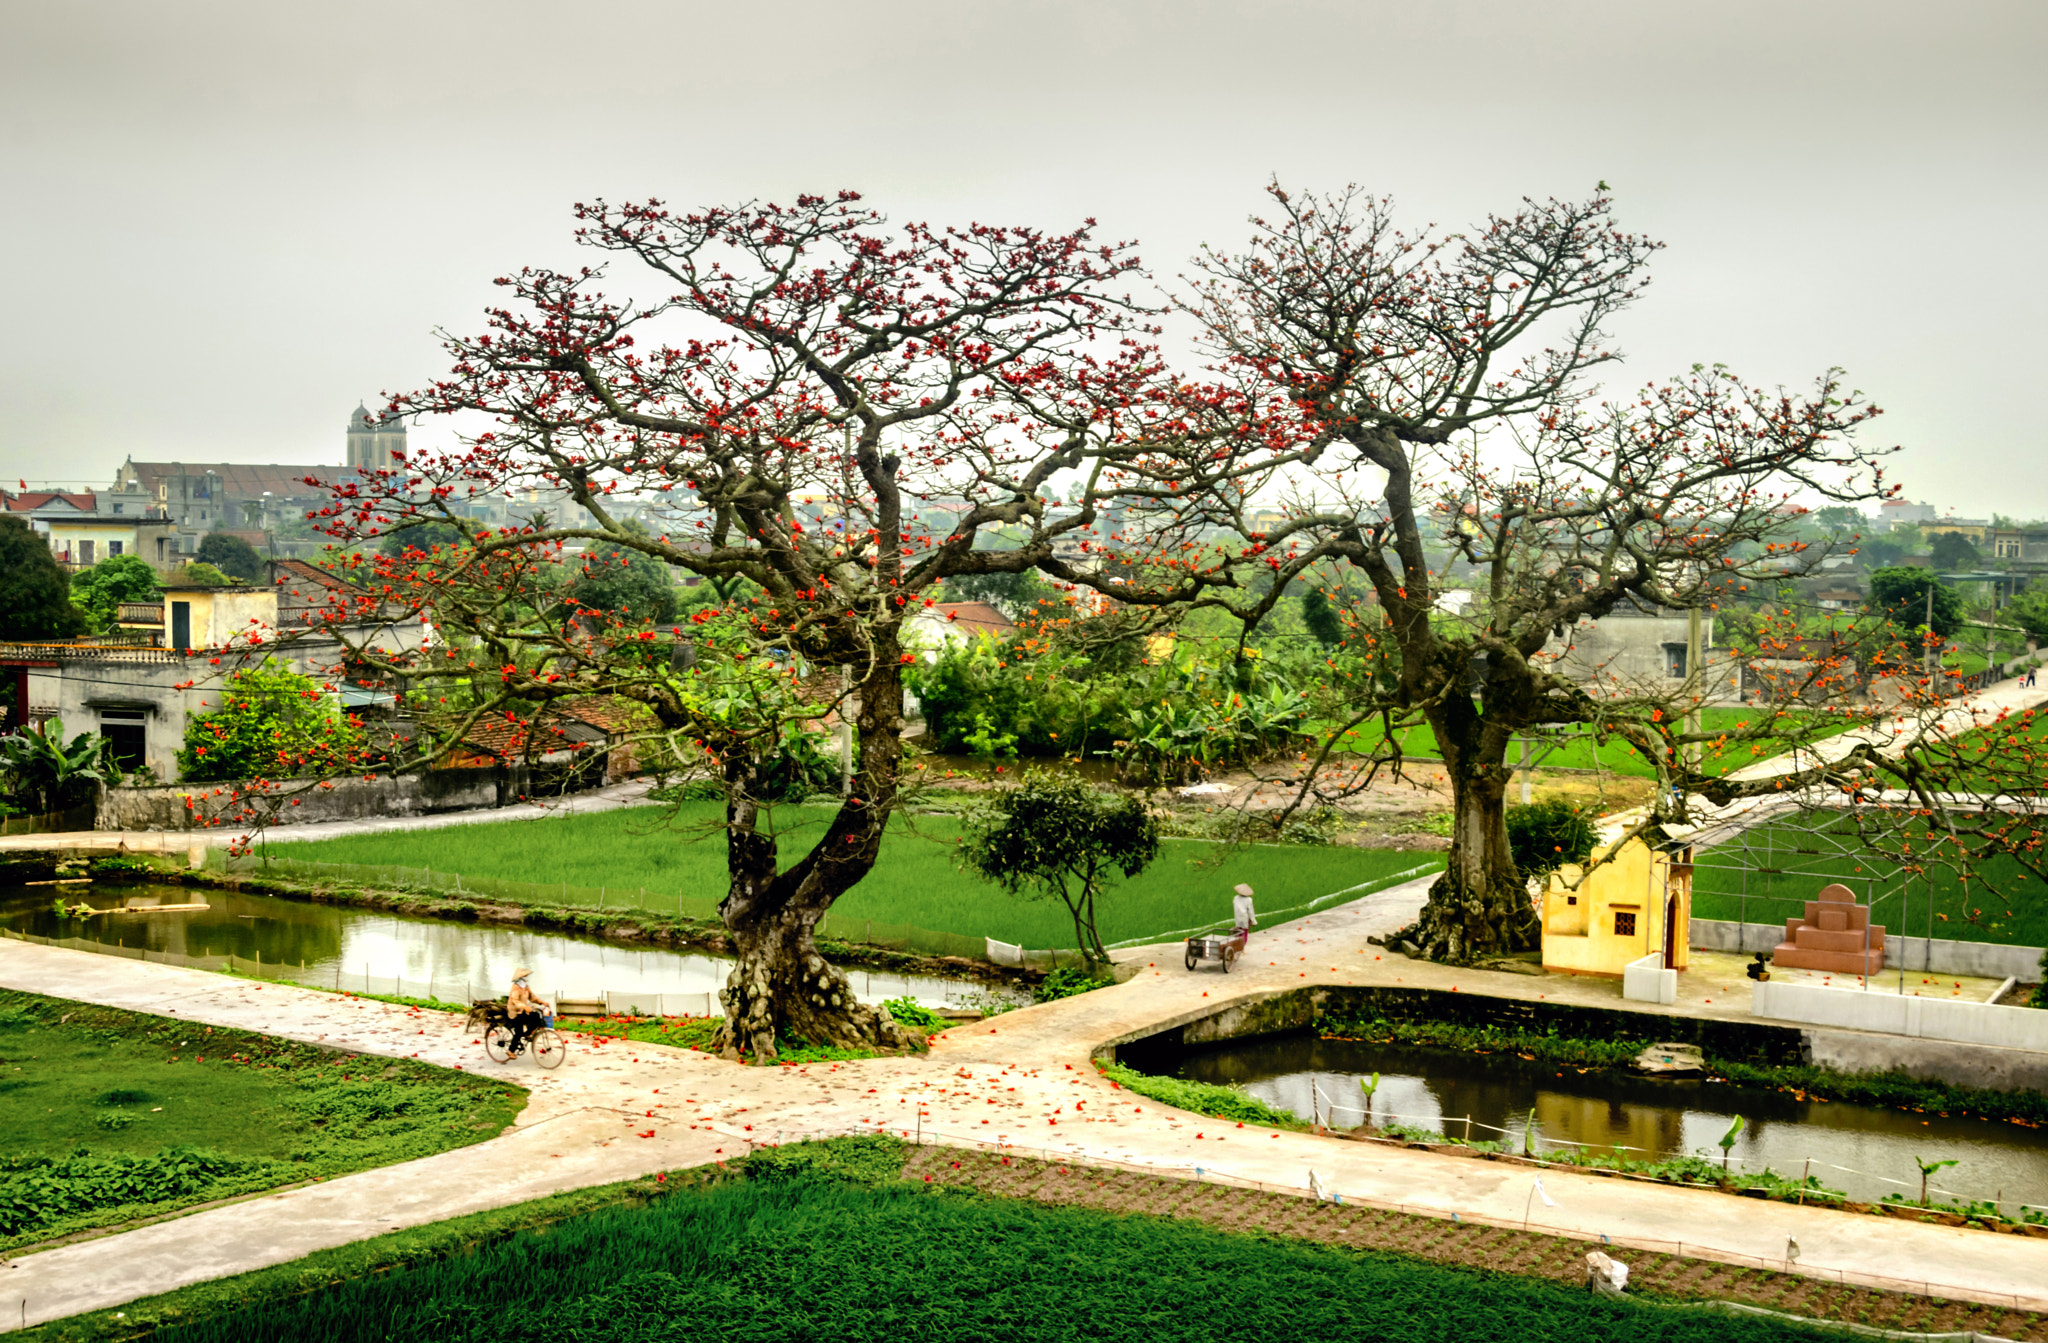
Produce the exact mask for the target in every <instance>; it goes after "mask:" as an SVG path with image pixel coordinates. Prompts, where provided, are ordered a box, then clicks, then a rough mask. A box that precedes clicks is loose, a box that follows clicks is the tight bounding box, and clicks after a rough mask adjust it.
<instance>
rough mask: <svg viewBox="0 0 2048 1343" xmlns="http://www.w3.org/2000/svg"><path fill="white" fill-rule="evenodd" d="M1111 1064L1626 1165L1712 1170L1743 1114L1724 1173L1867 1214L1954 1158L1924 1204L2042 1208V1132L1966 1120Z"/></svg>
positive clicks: (1451, 1079)
mask: <svg viewBox="0 0 2048 1343" xmlns="http://www.w3.org/2000/svg"><path fill="white" fill-rule="evenodd" d="M1117 1056H1118V1058H1119V1059H1120V1060H1121V1061H1123V1062H1125V1063H1128V1064H1129V1065H1130V1066H1131V1067H1133V1068H1136V1069H1138V1070H1139V1071H1140V1072H1149V1073H1156V1074H1160V1075H1164V1076H1170V1077H1183V1078H1187V1079H1188V1080H1190V1081H1197V1082H1217V1083H1226V1084H1233V1085H1238V1086H1242V1087H1243V1088H1244V1089H1245V1090H1246V1091H1247V1092H1249V1093H1251V1094H1252V1095H1254V1096H1256V1097H1258V1098H1259V1099H1260V1100H1262V1101H1264V1102H1266V1103H1267V1104H1268V1105H1272V1106H1275V1107H1277V1108H1280V1109H1284V1110H1288V1111H1291V1112H1293V1113H1294V1114H1297V1115H1300V1116H1301V1117H1302V1118H1304V1119H1308V1118H1310V1117H1311V1114H1312V1112H1313V1113H1314V1114H1318V1115H1320V1116H1321V1117H1322V1119H1323V1122H1324V1123H1332V1124H1334V1126H1336V1127H1342V1128H1349V1127H1353V1126H1356V1125H1357V1124H1359V1123H1361V1122H1363V1121H1364V1118H1365V1115H1364V1096H1363V1094H1362V1093H1361V1091H1360V1089H1359V1082H1360V1081H1361V1080H1369V1079H1370V1078H1371V1077H1372V1075H1373V1074H1374V1073H1378V1074H1379V1075H1380V1082H1379V1087H1378V1089H1377V1090H1376V1091H1375V1092H1374V1093H1373V1097H1372V1110H1373V1120H1374V1122H1375V1123H1377V1124H1381V1125H1385V1124H1388V1123H1396V1124H1403V1125H1408V1126H1411V1127H1414V1128H1422V1129H1434V1130H1436V1131H1438V1132H1441V1133H1444V1134H1446V1135H1447V1136H1449V1137H1452V1138H1464V1137H1466V1136H1468V1134H1469V1136H1470V1137H1472V1138H1473V1139H1475V1140H1479V1139H1489V1140H1498V1139H1501V1138H1503V1137H1505V1138H1506V1139H1507V1140H1508V1141H1509V1142H1510V1143H1512V1144H1513V1145H1514V1146H1515V1147H1516V1148H1517V1149H1519V1148H1520V1147H1521V1145H1522V1142H1523V1136H1524V1133H1525V1131H1527V1130H1528V1128H1529V1124H1530V1115H1531V1112H1532V1111H1533V1113H1534V1121H1535V1130H1534V1133H1533V1134H1530V1135H1529V1136H1530V1137H1531V1139H1532V1140H1533V1143H1534V1146H1535V1147H1536V1148H1537V1150H1538V1151H1546V1150H1555V1149H1561V1148H1564V1147H1566V1146H1567V1145H1576V1146H1579V1147H1582V1148H1591V1149H1593V1150H1595V1151H1596V1152H1602V1153H1611V1154H1614V1155H1617V1156H1622V1157H1626V1158H1628V1159H1630V1160H1635V1161H1650V1160H1662V1159H1666V1158H1669V1157H1675V1156H1690V1155H1703V1156H1708V1157H1711V1158H1712V1159H1713V1160H1714V1161H1716V1162H1718V1161H1719V1160H1720V1158H1721V1148H1720V1146H1719V1142H1720V1139H1721V1137H1722V1135H1723V1134H1725V1133H1726V1132H1727V1131H1728V1129H1729V1126H1730V1125H1731V1124H1733V1123H1734V1121H1735V1118H1736V1116H1737V1115H1740V1116H1742V1118H1743V1119H1744V1121H1745V1123H1746V1127H1745V1128H1744V1130H1743V1131H1742V1133H1741V1134H1740V1135H1738V1137H1737V1138H1736V1141H1735V1145H1734V1147H1733V1148H1732V1149H1731V1150H1730V1162H1729V1165H1730V1168H1731V1169H1732V1170H1741V1169H1750V1170H1758V1169H1762V1168H1766V1167H1768V1168H1769V1169H1770V1170H1772V1171H1775V1172H1776V1173H1777V1174H1779V1175H1782V1176H1786V1177H1788V1178H1791V1179H1795V1180H1796V1179H1798V1178H1799V1177H1800V1176H1801V1175H1802V1174H1804V1173H1805V1172H1806V1170H1807V1169H1808V1166H1807V1163H1808V1162H1809V1161H1810V1162H1811V1163H1812V1165H1811V1171H1812V1173H1813V1174H1814V1175H1815V1176H1817V1177H1818V1178H1819V1179H1820V1181H1821V1182H1822V1183H1823V1184H1826V1185H1828V1186H1830V1187H1831V1188H1835V1189H1840V1190H1842V1191H1844V1192H1845V1193H1847V1194H1848V1195H1849V1196H1850V1197H1852V1198H1856V1199H1861V1200H1866V1201H1869V1202H1876V1201H1877V1200H1879V1199H1881V1198H1883V1197H1884V1196H1885V1195H1886V1194H1892V1193H1898V1194H1905V1195H1906V1196H1907V1197H1909V1198H1915V1197H1917V1196H1918V1193H1919V1182H1920V1175H1919V1168H1918V1167H1917V1166H1916V1165H1915V1164H1914V1158H1915V1157H1916V1156H1917V1157H1920V1158H1922V1159H1924V1160H1927V1161H1940V1160H1950V1159H1953V1160H1955V1161H1956V1162H1957V1163H1958V1164H1956V1165H1954V1166H1951V1167H1949V1168H1948V1169H1946V1170H1943V1171H1940V1172H1939V1173H1937V1174H1936V1175H1935V1176H1934V1177H1933V1178H1932V1181H1931V1185H1932V1187H1933V1188H1938V1189H1941V1190H1946V1191H1949V1192H1948V1193H1946V1194H1942V1195H1934V1197H1936V1198H1945V1199H1947V1201H1951V1202H1961V1201H1964V1200H1977V1201H1991V1200H1995V1199H2002V1200H2003V1201H2004V1203H2005V1205H2006V1207H2007V1209H2008V1211H2010V1210H2011V1208H2012V1205H2013V1204H2015V1203H2019V1202H2024V1203H2027V1204H2031V1205H2034V1206H2044V1205H2048V1130H2042V1129H2032V1128H2026V1127H2023V1126H2020V1125H2017V1124H2009V1123H1998V1122H1993V1121H1987V1120H1980V1119H1970V1118H1948V1119H1944V1118H1941V1117H1940V1116H1938V1115H1932V1114H1927V1115H1922V1114H1913V1113H1910V1112H1907V1111H1902V1110H1885V1109H1878V1108H1876V1107H1872V1106H1864V1105H1850V1104H1846V1103H1844V1102H1839V1101H1836V1102H1825V1101H1803V1100H1800V1099H1799V1098H1798V1097H1796V1096H1793V1095H1790V1094H1787V1093H1783V1092H1776V1091H1764V1090H1760V1089H1755V1088H1750V1087H1737V1086H1732V1085H1729V1084H1727V1083H1720V1082H1708V1081H1704V1080H1691V1081H1679V1080H1663V1079H1657V1078H1651V1077H1645V1076H1642V1075H1639V1074H1636V1073H1632V1072H1624V1071H1601V1070H1590V1071H1585V1072H1581V1071H1580V1070H1578V1069H1576V1068H1572V1067H1565V1068H1562V1069H1560V1068H1558V1067H1557V1066H1555V1065H1547V1064H1543V1063H1538V1062H1535V1061H1533V1060H1527V1059H1523V1058H1521V1057H1519V1056H1517V1055H1514V1054H1466V1053H1459V1052H1455V1051H1451V1050H1437V1049H1417V1048H1411V1047H1406V1046H1399V1045H1378V1044H1371V1043H1368V1042H1364V1041H1356V1040H1326V1039H1321V1038H1319V1037H1316V1036H1313V1035H1304V1034H1294V1035H1279V1036H1263V1037H1259V1038H1256V1039H1249V1040H1242V1041H1236V1042H1233V1043H1229V1044H1222V1045H1215V1046H1209V1047H1205V1048H1199V1049H1188V1050H1182V1049H1180V1048H1179V1047H1172V1048H1168V1047H1165V1046H1149V1045H1147V1044H1146V1043H1145V1042H1140V1043H1139V1044H1137V1045H1123V1046H1119V1047H1118V1049H1117Z"/></svg>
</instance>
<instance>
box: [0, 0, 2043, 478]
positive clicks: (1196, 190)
mask: <svg viewBox="0 0 2048 1343" xmlns="http://www.w3.org/2000/svg"><path fill="white" fill-rule="evenodd" d="M0 18H4V22H5V25H6V26H5V29H4V32H5V34H6V40H5V41H4V42H0V126H4V130H0V173H4V177H0V180H4V181H5V182H6V183H7V186H8V192H7V209H6V212H5V215H4V222H0V237H4V241H5V244H6V251H5V255H6V257H7V259H8V263H9V265H10V267H11V270H12V275H11V277H10V278H11V281H12V283H11V284H10V285H9V302H8V303H7V311H8V316H9V320H8V321H7V322H6V323H5V326H4V328H0V404H4V406H5V408H6V414H5V416H4V420H0V476H5V477H6V478H8V479H10V480H11V479H13V478H15V477H20V476H25V477H28V478H30V479H83V480H99V479H102V478H106V477H110V476H111V473H112V470H113V467H114V465H115V464H116V463H118V462H119V461H120V459H121V458H122V457H123V456H124V455H127V454H129V453H133V454H135V455H136V456H138V457H151V458H184V459H188V460H196V459H208V458H227V459H240V460H279V461H293V460H298V461H319V460H339V456H338V455H339V452H340V438H341V429H342V425H343V423H344V421H345V419H346V416H347V413H348V411H349V409H350V408H351V407H353V405H354V404H355V402H356V399H357V398H358V397H369V396H373V395H374V394H375V393H376V392H378V391H379V390H391V389H397V388H399V387H402V386H409V385H412V384H416V383H418V382H421V381H423V380H425V379H427V378H429V377H431V376H433V375H434V373H435V372H436V371H437V370H438V369H439V368H440V365H441V361H440V357H439V351H438V350H437V348H436V346H435V345H434V343H433V340H432V338H431V331H432V329H433V328H434V327H435V326H437V325H443V326H448V327H450V328H454V329H469V328H473V327H475V326H477V325H478V317H477V314H478V312H479V310H480V308H481V307H482V306H483V304H484V303H486V302H488V301H489V300H490V298H491V296H492V293H493V291H492V289H491V286H490V284H489V280H490V278H491V277H492V276H493V275H496V274H499V273H501V272H503V271H505V270H507V269H510V268H513V267H516V266H518V265H520V264H523V263H528V262H545V263H553V264H563V263H569V262H572V261H575V260H576V259H577V258H576V257H575V249H574V248H572V247H571V246H570V244H569V242H568V222H567V209H568V206H569V204H570V203H571V202H572V201H575V200H578V199H587V198H589V197H592V196H597V195H604V196H608V197H611V198H614V199H624V198H628V197H641V196H649V195H659V196H662V197H664V198H667V199H670V200H672V201H675V202H678V203H684V204H691V203H699V202H707V201H714V200H715V201H726V200H735V199H741V198H745V197H750V196H761V197H768V198H777V197H785V198H786V197H787V196H789V195H791V194H793V193H795V192H797V191H800V190H832V189H836V188H839V187H842V186H850V187H856V188H858V189H860V190H862V191H864V192H865V193H867V194H868V196H869V197H870V199H871V200H873V201H874V202H875V203H876V204H877V205H879V206H880V207H881V208H883V209H885V210H886V211H888V212H889V213H890V214H892V215H894V216H895V217H897V218H909V217H930V218H935V219H947V220H957V219H967V218H981V219H1001V220H1005V221H1018V222H1033V223H1042V224H1044V225H1046V226H1066V225H1069V224H1071V223H1072V222H1074V221H1075V220H1077V219H1078V218H1079V217H1081V216H1084V215H1094V216H1096V217H1098V218H1099V219H1100V220H1101V221H1102V228H1103V231H1104V232H1105V233H1108V234H1110V235H1113V236H1117V237H1136V238H1138V239H1140V240H1141V241H1142V242H1143V243H1144V245H1145V247H1144V254H1145V256H1146V257H1147V259H1148V260H1149V261H1151V262H1152V263H1153V265H1154V267H1155V268H1156V269H1157V270H1158V271H1160V272H1161V273H1163V274H1167V275H1171V274H1172V273H1174V272H1175V271H1177V270H1178V269H1179V268H1180V266H1181V264H1182V262H1183V259H1184V258H1185V257H1186V256H1187V255H1189V254H1190V253H1191V252H1192V251H1193V250H1194V249H1195V247H1196V246H1197V245H1198V244H1200V243H1201V242H1203V241H1205V240H1206V241H1209V242H1212V243H1215V244H1217V245H1223V246H1227V245H1233V244H1235V243H1236V242H1238V241H1239V240H1240V239H1241V238H1242V236H1243V234H1244V232H1245V230H1244V226H1243V222H1242V221H1243V219H1244V216H1245V215H1246V214H1247V213H1248V212H1250V211H1252V210H1255V209H1256V208H1258V205H1259V190H1260V187H1261V186H1262V184H1263V183H1264V181H1265V180H1266V179H1267V177H1268V176H1269V175H1270V174H1275V173H1277V174H1279V175H1280V176H1281V177H1282V178H1283V179H1284V180H1285V181H1287V182H1288V183H1290V184H1295V185H1300V186H1307V187H1322V188H1334V187H1338V186H1341V185H1342V184H1344V183H1346V182H1352V181H1355V182H1359V183H1361V184H1363V185H1365V186H1367V187H1369V188H1370V189H1372V190H1374V191H1383V192H1390V193H1392V194H1394V195H1395V196H1396V197H1397V198H1398V200H1399V201H1400V202H1401V205H1402V208H1403V211H1404V214H1405V215H1406V216H1407V217H1408V218H1409V219H1410V220H1412V221H1415V222H1417V223H1420V222H1426V221H1432V220H1433V221H1436V222H1439V223H1441V224H1443V225H1446V226H1457V225H1462V224H1464V223H1466V222H1468V221H1470V220H1473V219H1475V218H1476V217H1478V216H1479V215H1480V214H1482V213H1483V212H1485V211H1486V210H1488V209H1502V210H1505V209H1509V208H1512V206H1513V205H1514V203H1515V201H1516V200H1517V199H1518V198H1519V197H1520V196H1522V195H1523V194H1531V195H1551V194H1556V195H1572V194H1580V193H1583V192H1585V191H1586V190H1587V189H1589V188H1590V187H1591V186H1592V184H1593V183H1594V182H1595V181H1596V180H1599V179H1602V178H1604V179H1606V180H1607V181H1608V182H1610V183H1612V184H1613V185H1614V187H1615V188H1616V191H1617V195H1618V199H1619V203H1620V210H1621V214H1622V218H1623V221H1624V223H1625V224H1626V225H1627V226H1629V227H1631V228H1634V229H1638V230H1641V231H1644V232H1647V233H1650V234H1652V235H1653V236H1657V237H1660V238H1662V239H1664V240H1665V241H1666V242H1668V243H1669V244H1670V249H1669V250H1668V251H1667V252H1665V253H1664V254H1663V255H1662V256H1661V257H1660V258H1659V259H1658V262H1657V267H1656V275H1657V279H1656V282H1655V284H1654V285H1653V286H1652V287H1651V289H1650V291H1649V294H1648V295H1647V296H1646V298H1645V299H1644V300H1643V302H1642V303H1641V304H1640V305H1639V306H1638V308H1637V309H1636V310H1635V311H1634V312H1633V313H1631V314H1630V315H1629V316H1628V317H1627V318H1626V319H1625V320H1624V322H1623V323H1622V325H1621V327H1620V334H1621V336H1622V338H1623V344H1624V345H1625V347H1626V348H1627V349H1628V350H1629V351H1630V352H1631V355H1632V358H1631V360H1630V363H1629V365H1628V372H1627V374H1626V376H1627V377H1629V378H1631V379H1647V378H1650V377H1654V376H1658V375H1662V374H1666V373H1670V372H1674V371H1677V370H1679V369H1682V368H1684V367H1686V366H1687V365H1689V364H1691V363H1692V362H1694V361H1696V360H1700V361H1712V360H1720V361H1724V362H1727V363H1729V364H1731V365H1733V366H1735V367H1736V368H1737V369H1738V370H1739V371H1742V372H1744V373H1745V374H1747V375H1749V376H1751V377H1753V378H1757V379H1762V380H1765V381H1777V380H1786V381H1802V382H1803V381H1804V380H1805V379H1806V378H1808V377H1809V376H1810V375H1811V374H1813V373H1814V372H1816V371H1818V370H1819V369H1821V368H1823V367H1825V366H1827V365H1829V364H1841V365H1844V366H1846V367H1848V368H1849V369H1850V371H1851V374H1852V376H1853V378H1854V381H1855V385H1857V386H1859V387H1861V388H1863V389H1864V390H1866V391H1868V392H1869V393H1871V394H1872V395H1873V396H1874V397H1876V399H1877V400H1878V401H1879V402H1880V403H1881V404H1883V405H1885V406H1886V407H1887V408H1888V410H1889V411H1890V413H1889V414H1888V415H1887V416H1886V417H1885V418H1884V419H1883V420H1880V421H1879V422H1878V424H1877V426H1876V433H1877V435H1878V436H1879V437H1881V438H1883V439H1884V440H1886V441H1891V442H1898V443H1901V444H1903V445H1905V447H1906V449H1907V451H1906V452H1905V453H1904V454H1903V455H1902V457H1901V459H1900V463H1899V469H1898V472H1897V475H1898V478H1899V479H1900V480H1901V481H1902V482H1903V483H1904V484H1905V485H1906V487H1907V490H1908V492H1909V493H1910V494H1912V495H1914V496H1924V497H1927V498H1929V499H1931V500H1933V501H1935V502H1937V503H1940V504H1943V505H1948V506H1953V507H1954V508H1956V509H1957V510H1958V511H1962V512H1973V513H1975V512H1988V511H1990V510H1993V509H1997V510H1999V511H2002V512H2009V513H2048V454H2044V453H2043V452H2042V451H2041V450H2040V448H2039V447H2038V446H2037V436H2036V435H2035V434H2034V433H2033V432H2032V428H2033V423H2034V420H2035V414H2034V407H2033V405H2032V400H2031V392H2032V381H2033V378H2032V375H2033V374H2034V371H2035V370H2036V369H2037V368H2039V367H2040V365H2041V363H2042V358H2041V356H2042V355H2043V353H2044V350H2043V344H2044V339H2048V338H2044V337H2043V335H2042V334H2041V330H2040V323H2039V322H2038V320H2036V313H2037V311H2038V309H2039V308H2040V306H2041V304H2040V299H2041V289H2042V281H2041V280H2040V278H2039V273H2038V269H2037V267H2036V266H2035V265H2034V264H2033V258H2032V257H2031V255H2030V254H2028V253H2027V252H2025V251H2023V250H2022V248H2023V246H2024V244H2023V242H2022V241H2021V239H2022V237H2023V235H2024V233H2025V232H2026V231H2028V230H2029V229H2031V228H2033V227H2037V226H2038V225H2037V223H2036V221H2038V220H2039V219H2040V218H2041V217H2042V214H2043V206H2044V204H2048V201H2044V199H2043V198H2044V195H2048V185H2044V178H2043V173H2042V167H2043V164H2042V148H2041V145H2042V130H2043V124H2042V122H2043V118H2042V103H2043V93H2042V91H2041V81H2040V79H2039V78H2038V72H2037V66H2038V61H2039V59H2040V56H2041V53H2042V51H2043V42H2042V38H2043V36H2044V28H2048V11H2044V10H2043V9H2042V7H2040V6H2037V5H2028V4H2018V3H2014V4H1976V5H1972V4H1953V3H1952V4H1948V5H1944V6H1940V7H1934V6H1926V5H1921V4H1906V3H1884V2H1878V0H1869V2H1860V3H1843V4H1819V3H1798V2H1797V0H1792V2H1790V3H1787V2H1785V0H1780V3H1775V4H1761V3H1752V4H1741V3H1736V4H1721V5H1714V6H1676V5H1666V4H1657V3H1643V2H1642V0H1614V2H1612V3H1584V2H1581V3H1569V2H1559V3H1545V4H1531V3H1526V2H1525V0H1495V2H1490V3H1464V4H1444V3H1428V4H1424V3H1408V4H1401V3H1345V4H1336V3H1331V4H1315V3H1295V4H1280V3H1274V4H1258V3H1251V2H1250V0H1240V2H1239V3H1220V2H1217V3H1206V4H1205V3H1189V2H1187V0H1181V2H1179V3H1163V2H1162V3H1151V2H1124V3H1102V2H1100V0H1098V3H1094V4H1079V3H1036V4H1034V3H1028V2H1025V3H1012V4H1007V5H1000V6H998V5H963V4H959V3H957V2H956V3H949V4H935V3H908V2H905V0H875V2H873V3H869V4H864V5H847V4H832V5H826V4H811V3H797V4H783V5H779V6H774V7H761V8H756V9H754V10H752V11H749V12H746V13H741V12H740V9H739V7H737V6H729V5H717V6H713V5H691V4H675V3H665V4H616V5H610V6H604V7H586V8H582V9H578V8H574V7H567V6H560V5H542V4H534V3H493V4H488V5H486V4H442V5H434V6H422V5H418V4H411V5H399V4H385V3H356V4H351V5H346V6H329V7H325V8H322V9H317V10H316V9H313V8H310V7H305V6H279V5H257V4H254V3H232V4H230V3H215V4H211V5H209V4H203V3H202V4H186V5H179V6H164V5H151V4H143V3H126V2H123V3H100V4H92V3H80V4H67V5H30V4H28V3H26V2H25V0H7V3H5V5H4V6H0Z"/></svg>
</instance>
